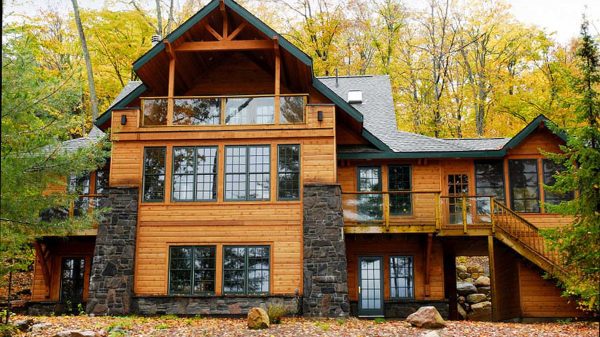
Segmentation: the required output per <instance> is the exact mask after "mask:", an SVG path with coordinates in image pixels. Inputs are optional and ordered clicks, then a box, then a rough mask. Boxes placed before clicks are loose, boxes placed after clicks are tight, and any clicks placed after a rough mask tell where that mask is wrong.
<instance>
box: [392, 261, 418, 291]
mask: <svg viewBox="0 0 600 337" xmlns="http://www.w3.org/2000/svg"><path fill="white" fill-rule="evenodd" d="M390 297H391V298H413V297H414V267H413V257H412V256H391V257H390Z"/></svg>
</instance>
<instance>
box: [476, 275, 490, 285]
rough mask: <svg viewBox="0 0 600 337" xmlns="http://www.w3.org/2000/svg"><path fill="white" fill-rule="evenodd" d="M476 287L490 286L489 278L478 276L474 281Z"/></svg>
mask: <svg viewBox="0 0 600 337" xmlns="http://www.w3.org/2000/svg"><path fill="white" fill-rule="evenodd" d="M475 286H476V287H489V286H490V278H489V277H487V276H479V277H478V278H477V279H476V280H475Z"/></svg>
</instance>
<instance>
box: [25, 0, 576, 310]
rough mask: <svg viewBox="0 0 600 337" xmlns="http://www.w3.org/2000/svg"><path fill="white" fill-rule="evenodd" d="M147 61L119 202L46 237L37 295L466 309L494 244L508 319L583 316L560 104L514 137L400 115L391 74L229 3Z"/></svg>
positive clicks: (125, 108) (132, 115) (201, 16)
mask: <svg viewBox="0 0 600 337" xmlns="http://www.w3.org/2000/svg"><path fill="white" fill-rule="evenodd" d="M133 67H134V71H135V72H136V74H137V75H138V76H139V78H140V81H138V82H131V83H129V84H128V85H127V86H126V87H125V88H124V89H123V91H122V92H121V93H120V94H119V96H118V97H117V99H116V100H115V102H114V103H113V104H112V105H111V107H110V108H109V109H108V110H107V111H106V112H105V113H104V114H103V115H102V116H101V117H100V118H99V120H98V121H97V122H96V125H97V126H98V127H99V128H101V129H103V130H108V129H110V130H111V133H110V135H111V140H112V153H111V158H110V165H109V169H108V172H109V173H108V177H109V178H108V186H106V187H104V186H103V187H102V191H101V192H102V196H103V199H104V203H103V204H102V205H106V206H109V207H111V208H110V209H111V210H110V214H109V215H108V216H106V217H105V218H104V220H103V221H102V222H100V223H99V224H98V226H97V228H96V229H94V230H92V231H89V232H87V233H78V235H74V236H71V237H69V238H68V239H67V243H68V244H64V241H61V240H58V239H55V238H44V239H42V240H40V241H39V242H38V243H36V248H37V249H36V251H37V258H36V264H35V272H34V274H35V276H34V287H33V296H32V300H33V303H32V304H31V310H32V311H36V310H38V311H39V310H41V308H43V307H44V306H46V307H54V306H55V305H56V303H60V302H64V301H65V298H66V297H67V295H68V294H67V290H69V291H70V292H71V293H73V292H76V293H77V294H78V295H79V297H78V298H79V299H80V300H81V301H83V302H86V303H87V311H88V312H91V313H95V314H126V313H139V314H165V313H174V314H244V313H246V312H247V310H248V309H249V308H250V307H251V306H257V305H268V304H279V305H284V306H286V307H287V308H288V310H289V311H290V312H292V313H298V314H303V315H306V316H346V315H349V314H351V315H359V316H389V317H404V316H406V315H407V314H409V313H411V312H413V311H414V310H416V309H417V308H418V307H419V306H421V305H425V304H431V305H435V306H436V307H438V309H439V310H440V311H441V312H442V313H443V314H444V315H446V316H449V317H451V318H452V317H454V318H455V317H456V312H455V311H456V310H455V308H456V302H455V298H456V280H455V271H454V269H453V268H455V266H454V263H455V262H454V257H455V256H458V255H488V256H489V258H490V270H491V278H492V294H493V295H492V299H493V318H494V319H495V320H505V319H512V318H540V317H572V316H578V315H580V313H579V312H577V311H576V309H575V306H574V304H573V303H569V302H568V301H567V299H565V298H562V297H560V290H559V289H558V288H557V287H556V286H555V283H553V281H548V280H544V279H543V278H542V276H541V275H542V273H543V272H544V271H549V272H556V273H557V275H560V265H559V263H558V262H557V260H556V259H555V256H554V255H553V254H552V253H551V252H549V251H547V250H546V248H545V246H544V242H543V240H542V239H541V237H540V235H539V233H538V229H539V228H547V227H555V226H560V225H563V224H565V223H568V222H569V221H570V219H568V218H564V217H562V216H559V215H556V214H550V213H548V212H547V211H546V209H545V207H544V203H545V202H555V201H557V200H559V199H560V197H561V196H556V195H553V194H551V193H549V192H546V191H545V190H544V184H550V183H552V181H551V179H552V178H551V177H552V174H553V172H555V171H556V169H557V168H555V167H553V166H552V165H551V163H550V162H549V161H546V160H545V159H544V156H543V153H544V152H556V151H559V148H558V146H559V145H560V144H563V143H564V135H561V134H555V133H553V132H551V131H550V130H549V129H548V127H547V125H548V123H549V121H548V120H547V119H546V118H545V117H543V116H540V117H538V118H536V119H535V120H534V121H532V122H531V123H530V124H529V125H527V126H526V127H525V128H524V129H523V130H521V131H520V132H519V133H517V135H516V136H515V137H513V138H498V139H434V138H430V137H426V136H422V135H417V134H411V133H407V132H401V131H398V130H397V128H396V124H397V123H396V117H395V113H394V103H393V100H392V91H391V86H390V81H389V78H388V77H387V76H346V77H324V78H317V77H315V76H314V74H313V72H312V61H311V59H310V58H309V57H308V56H306V55H305V54H304V53H302V52H301V51H300V50H299V49H297V48H296V47H295V46H293V45H292V44H290V43H289V42H288V41H286V40H285V39H284V38H283V37H281V36H280V35H279V34H277V33H276V32H274V31H273V30H271V29H270V28H269V27H267V26H266V25H265V24H264V23H262V22H261V21H260V20H258V19H257V18H256V17H254V16H253V15H252V14H251V13H249V12H248V11H247V10H245V9H244V8H242V7H241V6H240V5H238V4H237V3H235V2H234V1H231V0H224V1H212V2H210V3H209V4H208V5H207V6H206V7H205V8H204V9H202V10H201V11H200V12H198V13H197V14H196V15H194V16H193V17H192V18H190V19H189V20H188V21H187V22H185V23H184V24H183V25H182V26H181V27H179V28H178V29H176V30H175V31H174V32H173V33H171V34H170V35H169V36H167V37H166V38H165V39H164V40H163V41H162V42H161V43H159V44H157V45H155V46H154V47H153V48H152V49H150V50H149V51H148V52H147V53H146V54H145V55H143V56H142V57H141V58H140V59H138V60H137V61H136V62H135V63H134V65H133ZM103 176H104V175H103ZM93 177H97V173H96V174H94V175H93ZM92 180H93V181H94V182H95V181H96V180H98V179H97V178H92ZM88 186H98V185H97V184H95V183H92V184H91V185H90V184H89V182H88ZM97 188H98V187H94V188H88V190H87V191H88V192H89V193H91V194H92V196H97V194H95V193H96V192H98V190H97ZM86 200H87V199H86ZM74 284H75V285H77V287H78V288H77V287H75V288H77V289H75V290H73V289H74V286H73V285H74ZM65 294H67V295H65Z"/></svg>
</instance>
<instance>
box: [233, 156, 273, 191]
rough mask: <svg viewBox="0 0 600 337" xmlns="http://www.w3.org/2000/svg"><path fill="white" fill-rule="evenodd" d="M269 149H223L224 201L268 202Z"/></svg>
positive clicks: (269, 183)
mask: <svg viewBox="0 0 600 337" xmlns="http://www.w3.org/2000/svg"><path fill="white" fill-rule="evenodd" d="M270 166H271V148H270V147H269V146H268V145H266V146H226V147H225V200H269V198H270V193H269V192H270V187H271V180H270V174H271V167H270Z"/></svg>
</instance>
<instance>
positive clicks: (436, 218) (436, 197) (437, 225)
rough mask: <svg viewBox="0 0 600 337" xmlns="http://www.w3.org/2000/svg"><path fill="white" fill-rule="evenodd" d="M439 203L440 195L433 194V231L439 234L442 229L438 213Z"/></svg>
mask: <svg viewBox="0 0 600 337" xmlns="http://www.w3.org/2000/svg"><path fill="white" fill-rule="evenodd" d="M440 202H441V200H440V193H439V192H437V193H436V194H435V230H436V231H437V232H439V231H440V229H441V227H442V221H441V220H442V219H441V216H440V213H441V212H440V207H441V206H440Z"/></svg>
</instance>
